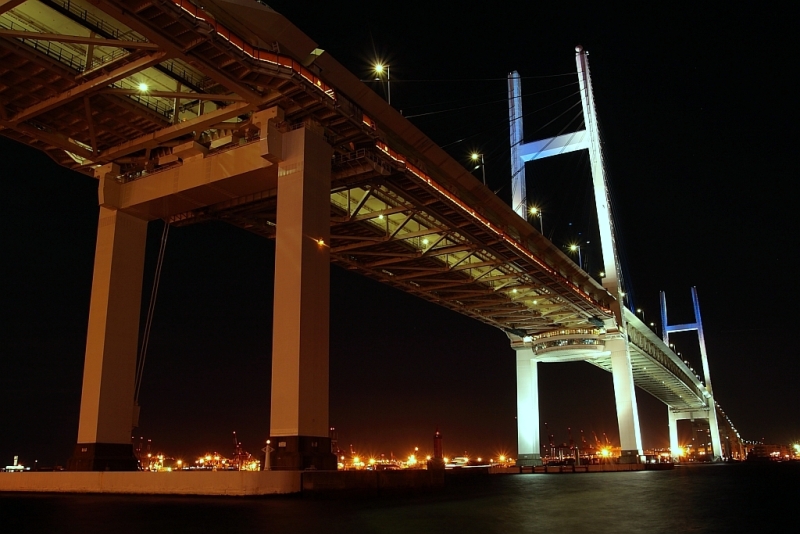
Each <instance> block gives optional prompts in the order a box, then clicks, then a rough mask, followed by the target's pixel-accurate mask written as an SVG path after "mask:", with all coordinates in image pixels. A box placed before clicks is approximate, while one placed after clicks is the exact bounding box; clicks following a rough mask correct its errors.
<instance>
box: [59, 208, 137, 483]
mask: <svg viewBox="0 0 800 534" xmlns="http://www.w3.org/2000/svg"><path fill="white" fill-rule="evenodd" d="M146 238H147V221H144V220H142V219H138V218H136V217H133V216H131V215H128V214H126V213H123V212H120V211H117V210H114V209H110V208H106V207H103V206H101V207H100V218H99V222H98V227H97V248H96V252H95V258H94V275H93V278H92V297H91V303H90V307H89V329H88V333H87V338H86V361H85V363H84V370H83V391H82V393H81V412H80V422H79V425H78V443H77V445H76V447H75V453H74V455H73V457H72V458H71V459H70V460H69V463H68V468H69V469H70V470H73V471H103V470H112V471H122V470H135V469H136V468H137V462H136V458H135V457H134V455H133V446H132V445H131V428H132V420H133V395H134V391H133V390H134V382H135V374H136V354H137V348H138V342H139V313H140V309H141V297H142V273H143V271H144V253H145V241H146Z"/></svg>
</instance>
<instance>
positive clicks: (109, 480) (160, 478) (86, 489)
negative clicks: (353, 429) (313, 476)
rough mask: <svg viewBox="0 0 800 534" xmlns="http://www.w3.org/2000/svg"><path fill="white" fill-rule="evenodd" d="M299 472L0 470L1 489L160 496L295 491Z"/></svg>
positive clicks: (298, 482) (296, 490) (298, 487)
mask: <svg viewBox="0 0 800 534" xmlns="http://www.w3.org/2000/svg"><path fill="white" fill-rule="evenodd" d="M300 476H301V473H300V472H299V471H260V472H248V471H217V472H213V471H179V472H172V473H148V472H124V471H96V472H91V471H84V472H81V471H78V472H75V471H58V472H39V473H30V472H29V473H0V491H30V492H63V493H127V494H132V493H138V494H159V495H270V494H281V493H298V492H299V491H300Z"/></svg>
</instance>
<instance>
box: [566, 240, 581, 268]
mask: <svg viewBox="0 0 800 534" xmlns="http://www.w3.org/2000/svg"><path fill="white" fill-rule="evenodd" d="M569 249H570V250H571V251H572V252H575V251H576V250H577V251H578V267H580V268H581V269H583V261H582V259H581V246H580V245H578V244H577V243H573V244H572V245H570V246H569Z"/></svg>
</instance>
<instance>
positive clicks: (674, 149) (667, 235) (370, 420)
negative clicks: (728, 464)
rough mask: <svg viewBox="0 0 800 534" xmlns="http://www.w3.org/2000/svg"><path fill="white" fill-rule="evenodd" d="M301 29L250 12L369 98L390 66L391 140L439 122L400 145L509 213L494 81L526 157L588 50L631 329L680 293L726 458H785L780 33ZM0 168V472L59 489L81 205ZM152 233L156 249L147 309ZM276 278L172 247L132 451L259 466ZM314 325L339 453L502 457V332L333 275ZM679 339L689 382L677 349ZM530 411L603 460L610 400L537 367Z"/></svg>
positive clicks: (487, 21)
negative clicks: (438, 154) (438, 159)
mask: <svg viewBox="0 0 800 534" xmlns="http://www.w3.org/2000/svg"><path fill="white" fill-rule="evenodd" d="M314 4H315V7H314V8H313V9H310V8H309V7H308V3H300V2H288V1H274V2H271V3H270V5H271V6H272V7H273V8H275V9H276V10H277V11H279V12H281V13H283V14H285V15H286V16H287V17H288V18H289V19H290V20H291V21H293V22H294V23H295V24H296V25H297V26H298V27H299V28H300V29H302V30H303V31H304V32H305V33H307V34H308V35H309V36H310V37H311V38H312V39H314V40H315V41H316V42H317V43H318V44H319V46H320V47H321V48H323V49H325V50H327V51H329V52H330V53H331V54H333V56H334V57H336V58H337V59H338V60H339V61H340V62H341V63H342V64H344V65H345V66H346V67H348V68H349V69H350V70H351V71H352V72H354V73H355V74H356V75H358V76H361V77H364V78H369V77H370V74H369V64H370V62H371V61H372V60H373V58H374V57H376V56H378V57H381V58H382V59H384V60H385V61H388V62H389V64H390V65H391V75H392V86H391V91H392V104H393V105H394V107H396V108H398V109H402V110H403V112H404V114H406V116H411V115H415V114H417V115H419V114H423V113H430V112H434V111H436V112H441V111H443V110H448V109H453V108H460V109H455V110H453V111H450V112H446V113H436V114H432V115H425V116H420V117H416V118H412V119H410V120H412V121H413V122H414V123H415V124H417V125H418V126H419V127H420V128H421V129H422V130H423V131H425V132H426V133H428V134H429V135H430V136H431V137H432V138H433V139H434V140H435V141H436V142H437V143H440V144H442V145H448V146H447V147H446V148H447V150H448V151H449V152H450V154H451V155H453V156H454V157H455V158H457V159H463V160H464V162H465V165H466V164H467V155H468V153H469V152H470V151H471V150H473V149H475V150H478V151H481V152H483V153H485V154H486V174H487V181H488V183H489V186H490V187H491V188H492V189H495V190H498V194H499V195H500V196H501V197H503V198H506V199H507V198H508V196H509V191H508V190H509V187H508V185H507V182H508V176H509V155H508V140H507V139H508V138H507V135H508V134H507V126H506V123H505V121H506V120H507V115H506V113H507V104H506V103H505V101H504V99H505V94H506V84H505V77H506V75H507V74H508V72H509V71H510V70H513V69H516V70H518V71H519V72H520V74H521V75H522V76H523V77H524V80H523V94H525V95H526V97H525V99H524V102H523V105H524V110H523V111H524V112H525V113H526V118H525V130H526V141H532V140H535V139H537V138H541V137H546V136H549V135H555V134H557V133H559V131H561V128H567V127H570V126H569V121H570V120H571V119H573V118H574V115H575V114H576V113H577V111H578V110H579V107H576V108H571V109H570V106H572V105H573V104H575V102H577V101H578V100H577V97H576V96H575V95H574V94H573V93H574V91H575V88H574V82H575V77H574V76H572V75H571V76H561V75H562V74H568V73H574V71H575V63H574V47H575V45H576V44H579V43H580V44H582V45H583V46H584V47H585V48H586V49H587V50H589V52H590V66H591V73H592V80H593V84H594V93H595V100H596V104H597V109H598V113H599V120H600V124H601V129H602V135H603V142H604V151H605V152H604V156H605V159H606V163H607V167H608V173H609V177H610V181H611V187H612V190H613V199H614V209H615V214H616V223H617V230H618V239H619V242H620V244H621V247H622V255H623V263H624V265H623V268H624V269H625V275H626V279H627V283H628V289H629V290H630V292H631V294H632V296H633V298H634V299H635V300H634V306H635V307H641V308H642V309H644V310H645V314H646V320H647V322H650V321H651V320H658V315H659V309H658V294H659V293H658V292H659V291H662V290H663V291H666V292H667V298H668V302H669V305H670V319H671V322H676V323H677V322H688V321H691V320H692V316H691V315H690V314H691V295H690V287H691V286H696V287H697V289H698V293H699V298H700V304H701V309H702V313H703V319H704V326H705V331H706V337H707V340H706V341H707V347H708V352H709V358H710V365H711V373H712V382H713V386H714V390H715V393H716V397H717V400H718V402H719V403H720V404H721V405H722V406H723V408H724V409H725V410H726V412H727V413H728V415H729V416H730V417H731V419H732V420H733V422H734V423H735V425H736V426H737V428H738V429H739V431H740V432H741V434H742V436H743V437H744V438H745V439H753V440H760V439H765V440H766V441H768V442H782V443H785V442H789V441H790V440H797V439H798V438H800V418H798V416H797V407H798V405H800V403H798V400H800V399H799V398H798V393H797V389H796V388H797V384H798V381H800V371H798V369H800V366H798V365H797V363H796V357H797V349H796V346H797V343H796V340H795V337H796V332H797V327H796V321H795V318H794V316H793V313H794V311H795V308H796V304H795V302H796V300H797V298H798V297H799V296H800V291H799V289H800V288H799V287H798V285H799V284H798V276H797V274H796V273H795V271H796V265H797V248H798V237H797V235H798V233H797V229H796V222H795V216H794V214H795V211H796V210H795V208H794V205H795V203H796V202H797V197H798V195H797V193H798V186H797V177H798V172H797V167H796V163H795V161H794V159H793V156H794V152H793V151H792V149H791V148H794V147H793V146H792V147H791V148H790V144H793V143H794V141H796V139H797V132H796V124H797V118H798V117H797V104H796V98H795V97H794V95H793V92H794V89H795V88H794V87H793V84H792V83H791V79H792V74H791V71H792V68H793V65H792V61H793V60H792V55H791V52H790V51H791V50H792V48H790V36H791V35H793V33H794V32H793V31H790V30H791V28H790V26H789V24H790V22H789V21H790V20H791V17H790V16H789V13H781V12H779V11H764V10H759V9H756V8H751V9H750V10H738V11H737V10H735V9H734V8H733V7H732V5H731V4H727V5H720V7H710V6H698V5H695V6H693V7H692V8H691V9H689V10H679V9H677V8H673V7H663V8H655V7H652V6H649V7H647V8H640V9H638V10H636V9H626V10H624V11H619V12H616V11H614V10H612V9H609V8H608V7H607V4H601V3H598V2H594V3H591V4H590V6H589V7H586V6H583V7H579V6H576V5H571V4H567V3H550V4H551V6H552V7H548V6H547V5H546V3H538V2H537V3H530V2H514V1H509V2H495V3H486V2H438V3H436V6H437V7H436V8H432V7H431V5H432V4H433V3H432V2H409V1H404V2H399V1H391V0H387V1H384V2H362V1H354V2H348V3H347V5H346V7H343V5H342V4H341V3H335V2H329V3H320V4H318V3H314ZM570 84H572V85H570ZM374 85H375V89H376V90H377V91H379V92H381V94H382V90H383V88H382V87H381V86H380V85H379V84H374ZM537 93H538V94H537ZM479 104H480V105H479ZM540 108H545V109H543V110H542V111H541V112H540V111H538V110H539V109H540ZM551 120H553V122H552V123H551V124H549V125H547V123H548V122H549V121H551ZM572 127H573V128H574V129H577V128H579V127H580V119H579V118H578V123H574V122H573V124H572ZM792 132H795V133H794V134H793V133H792ZM461 139H464V141H461V142H456V141H458V140H461ZM0 155H2V160H3V162H4V163H3V167H2V187H3V192H4V199H5V207H4V209H3V210H2V215H0V216H1V217H2V221H3V222H2V228H3V230H2V251H3V261H2V263H1V265H2V268H3V272H2V280H3V306H2V314H3V315H2V322H1V323H0V328H1V329H2V330H1V331H2V337H1V338H0V344H1V345H0V347H2V348H1V349H0V350H1V352H2V360H1V361H2V365H3V369H2V373H0V424H1V426H0V428H2V430H0V463H2V462H10V461H11V456H12V455H13V454H20V455H21V456H22V458H23V460H24V461H26V462H28V463H32V461H33V460H34V459H38V460H39V461H40V464H46V463H54V462H57V463H64V462H65V461H66V459H67V458H68V456H69V455H70V453H71V448H72V446H73V444H74V442H75V438H76V433H77V420H78V410H79V402H80V388H81V377H82V369H83V351H84V343H85V335H86V322H87V316H88V306H89V296H90V288H91V275H92V261H93V260H92V258H93V254H94V239H95V232H96V218H97V195H96V189H97V188H96V182H95V181H94V180H93V179H90V178H87V177H84V176H82V175H77V174H74V173H71V172H68V171H66V170H63V169H61V168H59V167H57V166H56V165H55V164H54V163H52V162H51V161H50V160H49V159H48V158H47V157H46V156H44V155H43V154H41V153H38V152H36V151H34V150H32V149H29V148H27V147H23V146H20V145H16V144H14V143H12V142H10V141H8V140H6V139H4V138H1V137H0ZM561 158H563V159H559V160H558V161H555V160H554V161H548V162H542V163H540V164H535V165H529V166H528V168H527V175H528V197H529V199H530V200H532V201H535V202H537V203H539V204H540V205H541V206H543V208H544V210H545V216H544V227H545V234H547V235H548V236H549V237H551V239H552V240H553V241H554V242H555V243H556V244H558V245H559V246H563V245H565V244H566V243H568V242H569V241H571V240H573V239H581V240H582V241H583V240H586V241H590V243H589V244H587V245H585V247H584V255H585V260H586V261H588V262H589V270H590V271H591V270H593V267H592V266H597V265H599V256H598V252H597V250H596V249H595V248H594V247H593V245H594V244H596V243H597V241H596V240H595V239H593V236H594V233H595V232H596V222H595V221H594V219H593V215H592V211H591V210H592V209H593V205H592V200H591V189H590V185H589V180H590V177H589V174H588V170H587V169H588V166H587V160H586V157H585V156H584V155H571V156H562V157H561ZM475 174H476V176H478V177H479V176H480V170H477V171H475ZM160 233H161V223H159V222H155V223H152V224H151V227H150V239H149V241H148V246H149V248H148V252H149V255H148V266H147V272H148V274H147V275H146V280H145V296H147V295H148V294H149V284H150V279H151V278H152V272H153V269H154V264H155V255H156V252H157V249H158V239H159V237H160ZM273 264H274V243H273V242H271V241H268V240H265V239H261V238H258V237H256V236H253V235H250V234H248V233H246V232H244V231H242V230H239V229H236V228H233V227H228V226H226V225H224V224H222V223H206V224H203V225H197V226H193V227H186V228H176V229H173V230H172V231H171V233H170V239H169V243H168V247H167V253H166V257H165V262H164V272H163V277H162V281H161V288H160V292H159V296H158V301H157V306H156V314H155V318H154V324H153V331H152V338H151V341H150V351H149V353H148V356H147V366H146V370H145V375H144V385H143V388H142V395H141V404H142V418H141V428H140V429H139V430H137V432H136V433H137V435H142V436H145V437H146V438H150V439H152V440H153V443H154V447H155V448H157V449H160V450H163V451H164V452H166V453H168V454H171V455H174V456H176V457H185V458H190V457H192V456H193V455H195V454H200V453H203V452H205V451H210V450H218V451H220V452H221V453H230V452H231V449H232V437H231V432H232V431H234V430H236V431H237V432H238V435H239V437H240V439H241V440H242V442H243V443H244V446H245V448H247V449H249V450H251V451H256V450H257V449H258V448H260V447H261V443H263V440H264V439H266V436H267V433H268V428H269V426H268V425H269V398H270V397H269V390H270V347H271V335H272V327H271V316H272V284H273V274H272V268H273ZM331 303H332V304H331V306H332V309H331V356H330V362H331V390H330V393H331V396H330V414H331V424H332V425H333V426H335V427H336V428H337V429H338V431H339V438H340V442H341V445H342V448H344V449H347V448H349V445H350V444H351V443H352V444H353V447H354V448H355V449H356V450H358V451H360V452H362V453H381V452H383V453H386V454H387V455H388V454H389V453H390V452H392V453H394V454H396V455H402V456H405V455H406V454H408V452H409V451H410V450H411V449H413V447H414V446H419V447H420V450H423V451H424V450H427V449H429V448H430V447H431V441H432V440H431V436H432V434H433V431H434V430H435V428H436V427H437V426H438V427H439V428H440V429H441V430H442V432H443V434H444V436H445V441H444V443H445V452H446V453H448V454H456V453H461V452H463V451H464V450H466V451H468V452H469V453H470V454H475V455H483V456H490V455H493V454H496V453H498V452H507V453H509V454H512V455H513V454H515V453H516V422H515V415H516V402H515V363H514V355H513V352H512V351H511V350H510V349H509V346H508V341H507V339H506V337H505V335H504V334H503V333H502V332H500V331H498V330H495V329H493V328H491V327H488V326H486V325H483V324H481V323H478V322H475V321H472V320H469V319H467V318H464V317H461V316H459V315H457V314H455V313H453V312H451V311H449V310H446V309H444V308H439V307H437V306H436V305H433V304H430V303H427V302H424V301H422V300H418V299H415V298H412V297H410V296H408V295H405V294H403V293H400V292H399V291H397V290H394V289H391V288H388V287H385V286H381V285H380V284H378V283H376V282H373V281H371V280H367V279H363V278H361V277H359V276H357V275H353V274H352V273H348V272H344V271H342V270H340V269H337V268H333V269H332V299H331ZM675 339H676V342H677V344H678V347H679V350H680V351H681V352H682V354H683V356H684V357H686V358H687V359H689V360H690V362H691V363H692V365H693V366H694V367H695V368H698V369H699V363H700V360H699V355H698V354H699V351H698V350H697V348H696V342H695V341H694V339H696V338H693V337H692V334H684V335H682V336H679V337H676V338H675ZM540 398H541V415H542V422H548V423H549V427H550V431H551V432H552V433H554V434H555V435H556V437H555V439H556V441H566V440H567V427H571V428H572V429H573V432H574V433H575V434H576V437H577V434H578V431H579V430H584V432H585V433H586V434H587V438H589V439H591V431H595V432H597V434H601V433H602V432H606V433H607V434H608V436H609V438H610V439H611V440H612V441H615V440H616V439H617V429H616V416H615V413H614V400H613V387H612V381H611V375H610V374H608V373H605V372H603V371H601V370H599V369H597V368H594V367H593V366H591V365H589V364H586V363H570V364H545V365H542V366H540ZM637 398H638V401H639V405H640V418H641V420H642V432H643V441H644V445H645V447H651V446H667V444H668V430H667V411H666V407H665V406H664V405H662V404H660V403H659V401H656V400H654V399H653V398H652V397H650V396H649V395H648V394H647V393H645V392H643V391H640V390H637ZM544 434H545V432H544V431H543V436H544Z"/></svg>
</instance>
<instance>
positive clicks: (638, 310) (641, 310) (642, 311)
mask: <svg viewBox="0 0 800 534" xmlns="http://www.w3.org/2000/svg"><path fill="white" fill-rule="evenodd" d="M636 313H641V314H642V322H643V323H644V322H646V321H645V320H644V310H643V309H641V308H636Z"/></svg>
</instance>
